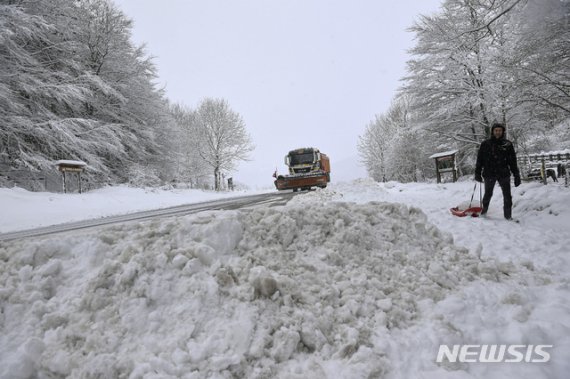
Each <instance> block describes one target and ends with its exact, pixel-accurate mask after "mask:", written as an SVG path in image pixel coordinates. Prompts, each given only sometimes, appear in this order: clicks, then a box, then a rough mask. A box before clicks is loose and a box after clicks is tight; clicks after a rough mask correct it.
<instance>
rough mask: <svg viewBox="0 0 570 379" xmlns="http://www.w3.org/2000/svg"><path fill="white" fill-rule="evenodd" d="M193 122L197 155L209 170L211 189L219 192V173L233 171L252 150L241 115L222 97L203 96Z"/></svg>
mask: <svg viewBox="0 0 570 379" xmlns="http://www.w3.org/2000/svg"><path fill="white" fill-rule="evenodd" d="M195 123H196V129H197V132H198V136H199V141H200V144H199V146H198V149H199V153H200V156H201V157H202V159H203V160H204V161H205V162H206V164H208V166H209V167H210V168H211V169H212V170H213V174H214V188H215V190H216V191H219V190H220V189H221V179H222V174H223V173H224V172H229V171H232V170H234V169H235V167H236V164H237V163H238V162H240V161H244V160H247V159H248V155H249V153H250V152H251V151H253V149H254V146H253V144H252V141H251V137H250V136H249V134H248V133H247V131H246V128H245V123H244V121H243V119H242V117H241V116H240V115H239V114H238V113H237V112H235V111H233V110H232V109H231V108H230V106H229V104H228V102H227V101H226V100H223V99H212V98H206V99H204V100H203V101H202V102H201V103H200V105H199V106H198V109H197V110H196V117H195Z"/></svg>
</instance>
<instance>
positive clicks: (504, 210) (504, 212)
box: [503, 208, 513, 220]
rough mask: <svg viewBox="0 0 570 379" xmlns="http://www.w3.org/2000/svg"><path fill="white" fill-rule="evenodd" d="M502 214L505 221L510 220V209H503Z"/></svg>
mask: <svg viewBox="0 0 570 379" xmlns="http://www.w3.org/2000/svg"><path fill="white" fill-rule="evenodd" d="M503 214H504V215H505V218H506V219H507V220H512V219H513V217H512V209H511V208H503Z"/></svg>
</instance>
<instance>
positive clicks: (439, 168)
mask: <svg viewBox="0 0 570 379" xmlns="http://www.w3.org/2000/svg"><path fill="white" fill-rule="evenodd" d="M456 154H457V150H451V151H444V152H442V153H436V154H433V155H431V156H430V158H433V159H435V172H436V174H437V182H438V183H441V174H444V173H447V172H451V173H452V174H453V182H456V181H457V162H456Z"/></svg>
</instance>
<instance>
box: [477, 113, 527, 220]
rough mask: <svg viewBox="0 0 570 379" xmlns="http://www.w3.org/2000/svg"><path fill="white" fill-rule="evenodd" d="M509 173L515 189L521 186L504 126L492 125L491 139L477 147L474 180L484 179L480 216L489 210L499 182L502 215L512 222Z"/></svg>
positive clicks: (515, 157) (515, 158) (512, 150)
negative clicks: (496, 184) (513, 179)
mask: <svg viewBox="0 0 570 379" xmlns="http://www.w3.org/2000/svg"><path fill="white" fill-rule="evenodd" d="M481 171H482V173H481ZM511 173H512V174H513V176H514V178H515V187H518V186H519V185H520V184H521V177H520V174H519V169H518V167H517V156H516V154H515V148H514V147H513V143H512V142H511V141H509V140H507V139H505V125H503V124H500V123H494V124H493V126H492V127H491V138H489V139H488V140H485V141H483V142H482V143H481V146H480V147H479V153H478V154H477V166H476V167H475V180H476V181H478V182H483V178H484V179H485V195H484V196H483V211H482V212H481V214H483V215H484V214H486V213H487V211H488V210H489V203H490V202H491V197H492V196H493V189H494V188H495V183H496V182H499V186H501V190H502V191H503V215H504V216H505V218H506V219H507V220H512V207H513V198H512V196H511Z"/></svg>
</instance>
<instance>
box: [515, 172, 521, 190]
mask: <svg viewBox="0 0 570 379" xmlns="http://www.w3.org/2000/svg"><path fill="white" fill-rule="evenodd" d="M520 185H521V177H520V176H518V175H517V176H515V187H518V186H520Z"/></svg>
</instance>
